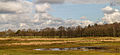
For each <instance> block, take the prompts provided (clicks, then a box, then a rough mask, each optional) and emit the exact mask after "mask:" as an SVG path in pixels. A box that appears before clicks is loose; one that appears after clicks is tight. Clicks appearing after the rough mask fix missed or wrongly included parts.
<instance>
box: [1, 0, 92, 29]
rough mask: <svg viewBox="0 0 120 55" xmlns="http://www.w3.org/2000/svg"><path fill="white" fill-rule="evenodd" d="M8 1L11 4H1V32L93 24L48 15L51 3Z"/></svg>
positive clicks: (87, 21) (21, 0) (20, 0)
mask: <svg viewBox="0 0 120 55" xmlns="http://www.w3.org/2000/svg"><path fill="white" fill-rule="evenodd" d="M6 1H10V2H5V1H4V2H3V1H2V2H0V13H1V14H0V30H5V29H14V30H16V29H29V28H31V29H41V28H45V27H59V26H66V27H68V26H77V25H82V26H87V25H89V24H93V22H92V21H89V20H85V21H80V20H74V19H70V20H64V19H61V18H56V17H53V16H52V15H50V14H48V13H47V11H48V9H50V8H51V6H50V4H49V3H43V4H33V3H32V2H29V1H26V0H19V1H14V2H13V0H6ZM3 9H4V10H3ZM3 11H4V12H3ZM35 11H36V12H35Z"/></svg>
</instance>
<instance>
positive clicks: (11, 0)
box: [0, 0, 17, 2]
mask: <svg viewBox="0 0 120 55" xmlns="http://www.w3.org/2000/svg"><path fill="white" fill-rule="evenodd" d="M15 1H17V0H0V2H15Z"/></svg>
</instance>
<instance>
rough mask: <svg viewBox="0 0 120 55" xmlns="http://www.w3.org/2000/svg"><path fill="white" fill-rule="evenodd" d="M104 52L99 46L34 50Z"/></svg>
mask: <svg viewBox="0 0 120 55" xmlns="http://www.w3.org/2000/svg"><path fill="white" fill-rule="evenodd" d="M100 49H101V50H102V49H104V48H103V47H98V46H87V47H71V48H40V49H34V50H39V51H67V50H81V51H89V50H100Z"/></svg>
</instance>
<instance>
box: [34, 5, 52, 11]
mask: <svg viewBox="0 0 120 55" xmlns="http://www.w3.org/2000/svg"><path fill="white" fill-rule="evenodd" d="M49 8H50V4H48V3H45V4H42V5H40V4H37V5H36V12H46V11H47V10H48V9H49Z"/></svg>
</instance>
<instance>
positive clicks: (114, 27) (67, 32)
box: [0, 23, 120, 38]
mask: <svg viewBox="0 0 120 55" xmlns="http://www.w3.org/2000/svg"><path fill="white" fill-rule="evenodd" d="M0 36H16V37H17V36H41V37H51V38H54V37H59V38H73V37H120V23H113V24H104V25H98V24H94V25H88V26H86V27H81V26H75V27H64V26H60V27H58V28H50V27H47V28H44V29H40V30H38V29H36V30H32V29H22V30H17V31H13V30H11V29H9V30H7V31H1V32H0Z"/></svg>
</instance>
